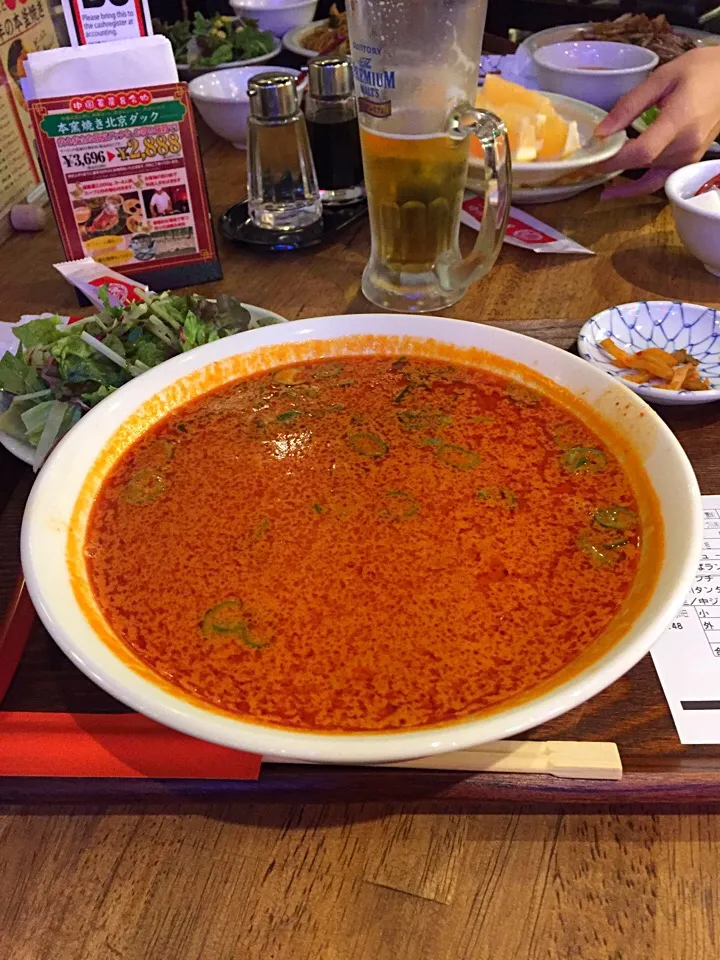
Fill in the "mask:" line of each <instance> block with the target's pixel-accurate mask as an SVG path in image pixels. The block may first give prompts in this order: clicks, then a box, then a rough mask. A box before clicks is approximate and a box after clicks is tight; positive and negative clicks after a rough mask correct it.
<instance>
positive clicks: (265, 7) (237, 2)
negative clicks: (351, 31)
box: [230, 0, 318, 22]
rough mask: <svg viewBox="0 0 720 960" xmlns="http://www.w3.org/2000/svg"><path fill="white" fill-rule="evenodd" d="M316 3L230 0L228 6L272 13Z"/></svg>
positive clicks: (303, 1)
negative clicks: (274, 3)
mask: <svg viewBox="0 0 720 960" xmlns="http://www.w3.org/2000/svg"><path fill="white" fill-rule="evenodd" d="M317 4H318V0H291V2H290V3H285V0H280V2H279V3H277V5H274V6H273V5H271V4H269V3H262V4H260V3H253V2H252V0H250V2H249V3H246V2H244V0H230V6H231V7H232V8H233V10H257V11H258V12H261V11H262V12H263V13H267V12H269V11H272V12H273V13H274V12H275V11H276V10H282V11H285V10H295V9H296V8H297V7H310V6H313V5H314V6H317ZM311 22H312V21H311Z"/></svg>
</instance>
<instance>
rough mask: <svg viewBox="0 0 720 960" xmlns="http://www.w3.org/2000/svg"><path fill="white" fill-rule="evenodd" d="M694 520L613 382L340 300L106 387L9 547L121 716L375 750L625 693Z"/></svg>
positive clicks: (310, 751) (543, 351)
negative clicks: (620, 689) (332, 312)
mask: <svg viewBox="0 0 720 960" xmlns="http://www.w3.org/2000/svg"><path fill="white" fill-rule="evenodd" d="M371 381H372V383H373V388H372V389H370V390H368V389H367V386H368V383H369V382H371ZM335 398H341V400H340V402H335ZM330 401H332V402H330ZM448 404H449V405H450V407H451V408H452V411H450V410H449V408H448ZM248 405H249V406H248ZM250 408H252V411H253V412H252V413H251V415H246V414H247V411H248V410H250ZM546 422H547V423H548V424H550V423H551V424H552V425H553V428H552V430H551V431H549V430H546V429H545V426H544V424H545V423H546ZM519 434H522V465H521V469H519V470H518V469H514V468H512V469H511V465H512V463H515V464H516V466H517V463H516V459H515V458H516V457H517V451H518V436H519ZM381 435H382V436H381ZM546 447H547V450H545V448H546ZM213 448H215V452H214V453H213ZM473 448H475V449H473ZM478 451H480V452H478ZM331 462H332V464H334V467H333V469H326V466H327V465H328V464H329V463H331ZM208 464H210V465H211V469H210V470H208ZM506 468H507V469H508V470H510V473H509V474H508V478H507V481H508V482H507V485H506V484H505V483H504V482H502V480H501V475H502V471H503V470H504V469H506ZM556 474H557V476H555V475H556ZM548 478H549V479H548ZM553 478H554V479H553ZM555 481H557V483H558V488H557V489H556V488H555V487H553V488H552V490H553V492H552V510H548V499H547V496H546V494H548V493H549V491H546V490H544V489H543V484H544V483H550V484H552V483H554V482H555ZM511 486H512V487H513V488H514V489H511ZM583 491H584V493H583ZM358 497H359V499H358ZM586 501H587V503H586ZM588 505H589V506H588ZM108 511H109V512H108ZM578 511H579V512H578ZM478 512H479V513H478ZM478 515H481V516H484V517H485V519H484V521H483V522H482V523H478V522H477V517H478ZM473 517H474V518H475V520H473ZM536 521H537V526H534V525H535V523H536ZM436 528H438V529H436ZM439 531H442V533H439ZM531 531H534V532H533V533H532V538H531V541H530V540H529V539H528V537H529V536H530V533H531ZM701 531H702V525H701V503H700V496H699V490H698V486H697V482H696V480H695V477H694V474H693V471H692V469H691V467H690V464H689V462H688V460H687V457H686V455H685V453H684V452H683V450H682V448H681V447H680V445H679V443H678V441H677V440H676V438H675V437H674V436H673V434H672V433H671V431H670V430H669V428H668V427H667V426H666V425H665V424H664V423H663V422H662V421H661V420H660V418H659V417H657V416H656V415H655V414H654V413H653V412H652V411H650V410H649V409H648V407H647V405H646V404H644V403H643V402H642V401H641V400H640V399H639V398H638V397H636V396H635V395H634V394H632V393H631V392H630V391H629V390H626V389H625V388H624V387H623V386H622V385H621V384H619V383H617V382H615V381H614V380H612V379H611V378H609V377H607V376H606V375H605V373H603V372H602V371H600V370H596V369H594V368H593V367H591V366H589V365H588V364H586V363H585V362H584V361H583V360H581V359H580V358H578V357H574V356H572V355H570V354H569V353H567V352H565V351H562V350H559V349H558V348H556V347H553V346H550V345H548V344H546V343H542V342H539V341H537V340H534V339H532V338H529V337H525V336H522V335H520V334H517V333H513V332H510V331H507V330H500V329H496V328H492V329H491V328H490V327H486V326H483V325H481V324H473V323H466V322H463V321H459V320H450V319H442V318H437V317H425V316H417V315H397V316H394V317H393V322H392V328H391V329H390V328H389V327H388V321H387V316H386V315H383V314H370V315H356V316H352V315H350V316H348V315H345V316H335V317H321V318H318V319H309V320H298V321H295V322H293V323H290V324H286V325H284V326H282V327H280V326H278V327H268V328H265V329H263V330H257V331H251V332H249V333H245V334H243V335H242V336H238V337H236V338H235V339H232V338H228V339H226V340H221V341H218V342H215V343H212V344H209V345H207V346H205V347H201V348H200V349H198V350H195V351H191V352H189V353H187V354H185V355H184V356H182V357H179V358H177V359H175V360H171V361H169V362H167V363H165V364H162V365H161V366H159V367H157V368H155V369H153V370H151V371H149V372H148V373H147V374H145V375H144V376H142V377H140V378H138V379H137V380H135V381H133V382H132V383H130V384H127V385H126V386H123V387H121V388H120V389H119V390H117V391H116V392H115V393H114V394H113V395H112V396H111V397H109V398H108V400H107V401H105V402H104V403H103V409H102V411H91V412H90V413H89V414H88V415H87V417H85V418H84V419H83V420H81V421H80V423H79V424H78V425H77V426H76V427H75V428H74V429H73V431H72V432H71V433H70V434H68V436H67V437H66V438H65V440H64V441H63V442H62V443H61V444H60V445H59V446H58V447H57V449H56V450H55V451H54V453H53V454H52V456H51V458H50V459H49V460H48V462H47V464H46V465H45V467H44V469H43V471H42V473H41V474H40V476H39V478H38V479H37V481H36V483H35V486H34V488H33V491H32V494H31V496H30V499H29V502H28V506H27V510H26V514H25V518H24V522H23V530H22V562H23V569H24V572H25V576H26V580H27V585H28V589H29V592H30V595H31V597H32V600H33V602H34V604H35V607H36V609H37V611H38V614H39V616H40V617H41V619H42V620H43V622H44V624H45V625H46V627H47V628H48V630H49V631H50V633H51V635H52V636H53V637H54V638H55V640H56V641H57V642H58V644H59V645H60V646H61V648H62V649H63V650H64V651H65V652H66V653H67V655H68V656H69V657H70V658H71V660H72V661H73V663H74V664H75V665H76V666H77V667H79V668H80V669H81V670H82V671H84V672H85V673H86V674H87V675H88V676H89V677H91V678H92V679H93V680H94V681H95V682H96V683H97V684H99V685H100V686H102V687H103V688H104V689H105V690H107V691H108V692H109V693H110V694H111V695H112V696H114V697H117V698H118V699H119V700H121V701H122V702H124V703H126V704H127V705H129V706H130V707H132V708H133V709H135V710H138V711H140V712H141V713H144V714H145V715H147V716H149V717H151V718H153V719H155V720H158V721H160V722H162V723H165V724H167V725H168V726H170V727H173V728H175V729H177V730H180V731H182V732H184V733H187V734H190V735H191V736H195V737H199V738H201V739H205V740H208V741H211V742H215V743H220V744H224V745H226V746H230V747H234V748H238V749H245V750H248V751H251V752H253V753H258V754H261V755H264V756H267V755H274V756H280V757H282V758H285V759H288V758H297V759H303V760H310V761H325V762H334V763H372V762H375V763H379V762H388V761H396V760H403V759H410V758H413V757H418V756H427V755H432V754H439V753H443V752H448V751H453V750H459V749H464V748H468V747H471V746H473V745H475V744H478V743H481V742H484V741H490V740H496V739H501V738H505V737H511V736H513V735H516V734H518V733H520V732H522V731H524V730H527V729H529V728H530V727H534V726H536V725H538V724H540V723H543V722H546V721H548V720H550V719H551V718H553V717H555V716H557V715H558V714H561V713H563V712H564V711H567V710H570V709H572V708H574V707H577V706H579V705H580V704H581V703H583V702H584V701H585V700H587V699H588V698H589V697H592V696H594V695H595V694H596V693H598V692H599V691H600V690H602V689H603V688H604V687H606V686H607V685H608V684H610V683H612V682H613V681H615V680H617V679H618V678H619V677H620V676H621V675H622V674H623V673H625V672H626V671H627V670H629V669H630V668H631V667H632V666H633V665H634V664H635V663H637V661H638V660H639V659H640V658H641V657H642V656H644V655H645V654H646V653H647V651H648V650H649V649H650V647H651V645H652V644H653V643H654V642H655V640H656V639H657V638H658V636H659V635H660V634H661V633H662V631H663V630H664V629H665V628H666V627H667V625H668V624H669V622H670V621H671V620H672V618H673V617H674V616H675V614H676V612H677V610H678V608H679V607H680V606H681V604H682V602H683V600H684V598H685V595H686V592H687V590H688V589H689V587H690V584H691V582H692V579H693V577H694V575H695V573H696V569H697V561H698V556H699V550H700V543H701ZM481 535H482V536H483V537H485V538H486V539H485V540H484V541H483V543H484V546H482V549H480V546H481V545H480V542H479V541H478V540H477V537H478V536H481ZM168 537H171V539H172V546H171V547H170V548H166V543H167V542H168ZM128 538H129V539H128ZM134 538H139V539H140V540H141V541H142V545H140V544H135V545H133V546H132V548H131V542H132V541H133V540H134ZM529 543H530V544H531V545H530V546H528V544H529ZM503 544H505V548H503V546H502V545H503ZM548 551H549V552H548ZM141 555H142V558H143V562H142V564H141V565H138V560H137V558H138V557H139V556H141ZM553 557H554V559H552V558H553ZM159 558H162V559H161V561H160V562H159V565H157V566H155V564H156V563H157V562H158V560H159ZM551 559H552V562H550V560H551ZM391 568H392V571H393V572H392V574H389V570H390V569H391ZM152 570H155V571H157V570H161V575H158V576H149V572H150V571H152ZM558 571H560V572H558ZM141 583H142V586H140V584H141ZM558 584H561V585H562V589H561V590H559V589H558ZM456 603H457V604H458V606H454V605H455V604H456ZM528 605H529V606H528ZM526 607H527V610H526ZM451 608H452V609H451ZM523 611H525V613H526V614H527V616H523ZM123 618H126V619H123ZM250 674H252V677H253V680H252V682H249V681H248V677H249V676H250Z"/></svg>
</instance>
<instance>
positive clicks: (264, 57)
mask: <svg viewBox="0 0 720 960" xmlns="http://www.w3.org/2000/svg"><path fill="white" fill-rule="evenodd" d="M281 49H282V43H281V42H280V41H279V40H276V41H275V43H273V48H272V50H270V52H269V53H262V54H260V56H258V57H248V59H247V60H231V61H230V63H219V64H218V65H217V66H216V67H189V66H188V65H187V64H186V63H179V64H178V65H177V70H178V76H179V77H180V79H181V80H185V81H186V82H188V83H189V82H190V81H191V80H192V79H193V78H194V77H203V76H206V75H207V74H208V73H216V72H217V71H218V70H234V69H236V68H237V67H250V66H253V65H254V64H257V63H267V62H268V60H272V59H273V58H274V57H276V56H277V55H278V53H280V50H281ZM266 69H267V70H272V69H273V68H272V67H267V68H266ZM278 69H281V68H278Z"/></svg>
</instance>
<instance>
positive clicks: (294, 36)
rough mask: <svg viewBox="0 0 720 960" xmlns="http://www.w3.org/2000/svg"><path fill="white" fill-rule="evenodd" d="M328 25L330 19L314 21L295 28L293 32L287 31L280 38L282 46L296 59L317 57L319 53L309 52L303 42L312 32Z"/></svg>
mask: <svg viewBox="0 0 720 960" xmlns="http://www.w3.org/2000/svg"><path fill="white" fill-rule="evenodd" d="M329 23H330V19H329V17H326V18H325V20H316V21H315V22H314V23H310V24H307V25H305V26H302V27H295V29H294V30H288V32H287V33H286V34H284V36H283V38H282V42H283V46H284V47H285V49H286V50H289V51H290V53H294V54H296V55H297V56H298V57H308V58H309V59H312V58H313V57H317V56H319V55H320V54H319V51H317V50H311V49H310V48H309V47H306V46H304V45H303V40H304V38H305V37H306V36H307V35H308V34H309V33H310V32H311V31H312V30H315V29H317V27H326V26H327V25H328V24H329Z"/></svg>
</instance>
